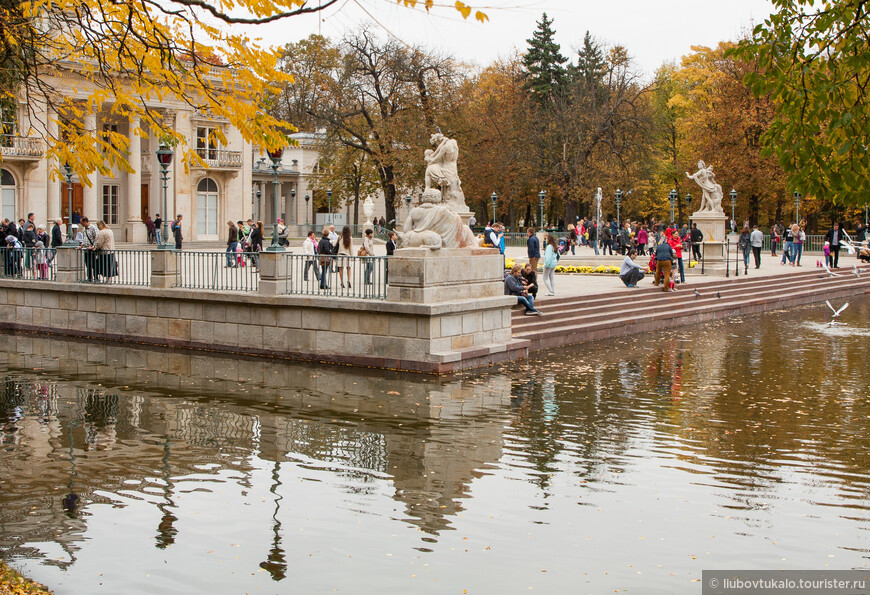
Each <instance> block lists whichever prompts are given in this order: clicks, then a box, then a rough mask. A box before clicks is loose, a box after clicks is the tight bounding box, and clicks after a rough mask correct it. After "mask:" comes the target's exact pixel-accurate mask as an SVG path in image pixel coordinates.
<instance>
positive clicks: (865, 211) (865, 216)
mask: <svg viewBox="0 0 870 595" xmlns="http://www.w3.org/2000/svg"><path fill="white" fill-rule="evenodd" d="M864 227H867V205H866V204H865V205H864Z"/></svg>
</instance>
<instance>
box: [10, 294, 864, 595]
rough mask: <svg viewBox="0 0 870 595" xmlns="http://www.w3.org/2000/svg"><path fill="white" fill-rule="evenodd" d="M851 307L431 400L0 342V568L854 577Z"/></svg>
mask: <svg viewBox="0 0 870 595" xmlns="http://www.w3.org/2000/svg"><path fill="white" fill-rule="evenodd" d="M859 301H860V303H859ZM867 302H868V301H867V300H859V299H855V300H853V304H852V305H851V306H850V307H849V308H848V309H847V310H846V311H845V312H844V314H843V315H842V317H841V318H840V319H839V320H840V321H841V322H842V323H843V324H839V325H834V326H831V325H829V324H827V323H828V321H829V320H830V315H829V313H828V311H827V307H826V306H824V305H822V306H813V307H807V308H802V309H797V310H791V311H780V312H774V313H769V314H765V315H760V316H756V317H745V318H733V319H730V320H725V321H719V322H716V323H710V324H706V325H702V326H697V327H693V328H687V327H681V328H677V329H673V330H672V331H669V332H667V333H655V334H639V335H637V336H636V337H633V338H627V339H616V340H613V341H607V342H599V343H598V344H595V345H581V346H576V347H571V348H567V349H563V350H560V351H557V352H546V353H543V354H538V355H537V356H536V357H535V358H533V359H531V360H530V361H527V362H522V363H518V364H512V365H506V366H503V367H500V368H497V369H490V370H487V371H485V372H474V373H466V374H464V375H461V376H459V377H451V378H448V379H438V378H432V377H423V376H413V375H412V376H408V375H398V374H389V373H383V372H374V371H367V370H356V369H350V368H342V367H331V366H326V365H317V364H310V365H297V364H286V363H279V362H272V361H266V360H252V359H231V358H222V357H212V356H210V355H205V354H199V353H165V352H160V351H154V350H146V349H135V348H129V347H120V346H116V345H111V346H106V345H101V344H98V343H87V342H83V341H66V340H61V339H54V338H52V339H44V338H35V337H32V336H18V335H0V379H2V387H0V390H2V393H0V556H2V557H3V558H5V559H6V560H7V561H10V562H11V563H12V564H13V565H15V566H16V567H18V568H20V569H22V570H23V571H24V573H25V574H27V575H29V576H31V577H32V578H34V579H36V580H38V581H40V582H43V583H45V584H47V585H48V586H49V587H50V588H52V589H53V590H54V591H55V592H56V593H58V594H61V595H62V594H67V593H70V594H72V593H99V592H105V593H125V594H127V593H157V592H159V593H191V592H202V593H205V592H208V593H291V592H293V593H320V592H327V591H329V592H339V593H469V594H474V593H519V592H529V591H531V590H533V591H535V592H543V593H566V592H571V593H603V592H615V591H619V592H622V591H626V590H627V591H629V592H643V593H675V592H689V593H700V585H699V584H696V582H697V581H698V580H699V579H700V578H701V570H702V569H714V568H765V569H779V568H784V569H816V568H838V569H849V568H860V569H865V568H867V567H868V561H870V474H868V470H870V398H868V390H867V377H868V375H867V363H868V355H870V349H868V346H870V305H868V303H867ZM641 315H642V313H641ZM554 332H558V331H554Z"/></svg>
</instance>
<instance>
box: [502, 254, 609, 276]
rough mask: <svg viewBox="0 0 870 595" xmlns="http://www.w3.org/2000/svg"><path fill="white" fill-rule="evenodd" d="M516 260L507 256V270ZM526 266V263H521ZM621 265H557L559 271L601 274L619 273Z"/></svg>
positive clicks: (505, 264)
mask: <svg viewBox="0 0 870 595" xmlns="http://www.w3.org/2000/svg"><path fill="white" fill-rule="evenodd" d="M515 262H516V261H515V260H514V259H513V258H506V259H505V261H504V266H505V269H506V270H511V269H512V268H513V266H514V263H515ZM520 264H522V265H523V266H525V263H520ZM619 270H620V268H619V267H615V266H604V265H599V266H597V267H591V266H567V265H566V266H563V265H559V266H557V267H556V272H557V273H583V274H599V275H618V274H619Z"/></svg>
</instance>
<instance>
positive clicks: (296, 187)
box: [0, 75, 384, 243]
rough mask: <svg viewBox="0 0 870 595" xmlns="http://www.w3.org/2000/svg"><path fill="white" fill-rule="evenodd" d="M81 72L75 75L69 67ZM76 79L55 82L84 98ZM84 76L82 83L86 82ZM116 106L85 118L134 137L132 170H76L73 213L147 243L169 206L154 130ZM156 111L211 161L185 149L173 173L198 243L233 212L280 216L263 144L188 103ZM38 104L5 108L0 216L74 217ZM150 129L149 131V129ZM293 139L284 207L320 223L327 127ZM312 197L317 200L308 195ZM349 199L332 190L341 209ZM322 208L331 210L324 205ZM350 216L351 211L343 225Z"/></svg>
mask: <svg viewBox="0 0 870 595" xmlns="http://www.w3.org/2000/svg"><path fill="white" fill-rule="evenodd" d="M70 76H72V75H70ZM75 82H76V81H73V80H64V79H62V78H60V79H56V80H53V81H51V83H52V84H53V85H54V86H55V89H57V90H58V91H59V92H60V93H61V94H62V95H64V96H67V97H74V96H75V94H76V93H78V94H80V95H81V99H82V100H84V98H85V94H84V93H83V92H82V91H76V89H77V88H81V86H80V85H79V86H77V85H75V84H74V83H75ZM78 82H79V83H80V81H78ZM111 107H112V106H111V105H103V106H102V109H101V110H100V111H99V113H91V114H89V115H88V116H86V119H85V126H86V127H87V128H88V129H89V130H92V131H95V132H96V131H99V130H106V131H109V130H111V131H112V132H115V133H119V134H125V135H127V136H128V137H129V139H130V155H131V157H130V165H131V166H132V168H133V170H134V171H132V172H131V173H127V172H125V171H120V170H118V169H117V168H116V169H115V170H114V171H112V172H110V173H109V174H108V175H104V174H101V173H99V172H93V173H91V174H90V177H89V183H83V180H80V179H79V178H78V177H77V176H76V175H73V179H72V194H73V200H72V204H73V207H72V208H73V212H74V213H76V212H77V213H79V214H80V215H85V216H87V217H88V218H90V219H91V220H94V219H103V220H104V221H105V222H106V223H107V224H108V225H109V226H110V227H111V228H112V229H113V230H114V232H115V239H116V241H118V242H134V243H144V242H145V241H146V235H147V234H146V228H145V224H144V220H145V218H146V217H148V216H151V217H152V218H154V217H155V215H156V214H158V213H159V214H160V215H161V216H163V217H164V218H165V217H166V215H167V213H164V212H163V207H162V204H163V197H162V179H161V173H160V172H161V170H160V166H159V164H158V161H157V155H156V151H157V149H158V146H157V142H156V140H155V136H154V135H151V136H150V137H144V138H140V137H139V136H138V135H135V134H131V131H132V130H136V129H137V128H139V127H140V122H139V120H138V118H131V119H126V118H119V117H117V116H115V115H113V114H112V110H111ZM149 107H150V108H151V109H155V110H159V111H161V112H163V114H164V116H165V117H166V118H167V119H168V120H169V121H174V126H175V129H176V130H177V131H179V132H181V133H182V134H183V135H184V137H185V138H186V139H187V142H188V145H189V146H191V147H193V148H194V149H195V150H196V152H197V153H198V154H199V156H200V157H201V158H202V159H203V161H204V162H205V164H206V165H205V166H203V165H201V164H196V163H191V164H190V165H189V167H188V169H187V171H185V164H184V163H183V161H182V160H181V159H179V158H178V155H176V156H175V158H174V159H173V160H172V164H171V166H170V171H169V187H168V193H167V194H168V199H167V205H168V211H169V215H170V217H174V216H175V215H176V214H178V213H181V214H182V215H184V218H183V228H182V231H183V234H184V238H185V241H186V242H189V241H203V242H210V241H220V240H223V239H225V237H226V229H227V226H226V222H227V221H228V220H232V221H237V220H240V219H242V220H246V219H248V218H249V217H250V218H253V219H255V220H262V221H263V222H264V223H265V224H266V225H270V223H271V222H273V221H274V208H273V206H272V205H273V204H274V202H273V197H274V188H275V185H274V170H273V169H272V167H271V163H272V162H271V160H270V159H269V158H268V157H267V155H266V154H265V152H264V151H261V150H260V149H259V148H257V147H253V146H252V145H251V143H249V142H247V141H245V140H244V139H243V138H242V136H241V134H240V133H239V131H238V130H236V129H235V128H234V127H232V126H231V125H230V124H229V123H228V122H226V121H221V120H217V119H214V118H211V117H209V116H208V115H206V114H202V113H199V112H197V111H195V110H194V109H193V108H191V107H190V106H189V105H187V104H185V103H183V102H181V101H176V102H174V103H173V102H172V101H166V100H164V101H163V102H161V103H159V104H158V103H156V102H155V103H154V104H153V105H150V106H149ZM47 111H48V110H47V109H46V108H44V106H43V107H42V108H40V106H39V105H36V106H34V105H30V106H28V105H25V103H24V98H23V96H22V97H21V98H20V99H19V101H18V103H17V105H15V106H11V105H10V106H7V107H5V108H3V109H2V110H0V133H2V134H0V169H2V171H0V197H2V204H0V208H2V213H0V218H7V217H8V218H9V219H10V220H17V219H20V218H26V217H27V214H28V213H31V212H32V213H34V214H35V216H36V217H35V218H36V221H37V222H39V223H43V222H49V221H54V220H55V219H56V218H58V217H63V218H64V222H66V217H67V216H68V212H67V211H68V207H67V204H68V186H67V183H66V179H65V177H63V176H61V178H59V179H56V180H55V181H52V180H51V177H50V175H49V172H50V169H51V168H50V164H49V161H48V159H47V158H46V157H45V141H44V139H45V138H51V137H54V136H56V132H57V131H56V130H47V129H46V126H55V127H56V124H52V122H53V121H54V119H55V118H54V116H55V114H53V113H50V112H49V113H46V112H47ZM215 128H218V129H220V130H221V131H222V132H223V134H224V136H225V137H226V139H227V144H226V145H225V146H223V145H220V146H218V145H217V144H216V141H215V140H214V137H213V136H211V135H210V134H209V132H210V131H211V130H213V129H215ZM146 132H147V131H146ZM292 137H293V138H294V139H295V140H296V141H297V142H298V146H295V147H294V146H291V147H287V148H286V149H285V150H284V153H283V156H282V160H281V163H280V167H279V169H278V182H279V186H278V195H279V207H278V209H279V214H280V215H281V216H282V219H284V221H286V222H287V223H288V224H290V225H292V224H298V225H307V224H310V225H311V226H313V225H314V223H315V221H317V222H322V221H323V220H324V218H323V216H322V215H321V216H319V217H317V216H316V214H315V212H314V211H315V208H314V205H315V202H314V201H313V200H311V197H312V195H313V192H312V190H311V189H310V188H309V179H311V177H312V176H316V175H317V161H318V152H317V147H316V144H317V141H318V138H319V135H318V134H315V133H297V134H294V135H292ZM306 197H307V198H308V199H309V200H306ZM376 202H377V203H379V204H378V208H377V214H378V215H381V214H383V211H384V208H383V200H382V199H381V200H380V201H376ZM340 205H341V200H340V197H338V196H336V197H334V198H333V212H336V211H337V210H338V208H339V206H340ZM320 210H321V211H323V210H325V209H324V208H322V207H321V209H320ZM340 222H343V219H342V218H339V220H337V221H336V223H340Z"/></svg>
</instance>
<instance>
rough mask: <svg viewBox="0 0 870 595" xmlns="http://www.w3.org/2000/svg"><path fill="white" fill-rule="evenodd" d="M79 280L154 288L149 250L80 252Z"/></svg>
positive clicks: (77, 271)
mask: <svg viewBox="0 0 870 595" xmlns="http://www.w3.org/2000/svg"><path fill="white" fill-rule="evenodd" d="M76 280H77V281H78V282H79V283H104V284H106V285H133V286H138V287H149V286H150V285H151V251H150V250H87V249H83V250H77V251H76Z"/></svg>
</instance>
